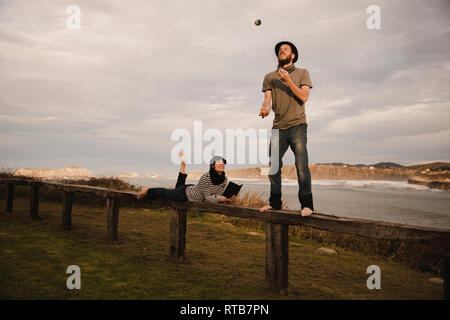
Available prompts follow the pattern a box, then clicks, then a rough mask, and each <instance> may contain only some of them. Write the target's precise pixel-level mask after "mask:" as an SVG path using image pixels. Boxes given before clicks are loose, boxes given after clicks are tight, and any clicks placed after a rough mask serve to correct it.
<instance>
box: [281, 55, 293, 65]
mask: <svg viewBox="0 0 450 320" xmlns="http://www.w3.org/2000/svg"><path fill="white" fill-rule="evenodd" d="M291 60H292V54H290V55H289V56H287V57H286V59H283V60H281V59H280V58H278V64H279V65H280V66H284V65H285V64H289V63H291Z"/></svg>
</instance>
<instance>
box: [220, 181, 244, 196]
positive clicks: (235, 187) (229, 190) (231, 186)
mask: <svg viewBox="0 0 450 320" xmlns="http://www.w3.org/2000/svg"><path fill="white" fill-rule="evenodd" d="M242 186H243V185H242V184H241V185H239V184H236V183H234V182H233V181H229V182H228V184H227V187H226V188H225V190H224V191H223V196H224V197H227V198H231V197H232V196H234V195H236V196H237V195H238V193H239V191H241V188H242Z"/></svg>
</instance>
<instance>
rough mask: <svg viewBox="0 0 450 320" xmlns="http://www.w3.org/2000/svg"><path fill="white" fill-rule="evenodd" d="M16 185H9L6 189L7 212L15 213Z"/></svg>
mask: <svg viewBox="0 0 450 320" xmlns="http://www.w3.org/2000/svg"><path fill="white" fill-rule="evenodd" d="M13 202H14V184H13V183H8V185H7V187H6V208H5V209H6V212H13Z"/></svg>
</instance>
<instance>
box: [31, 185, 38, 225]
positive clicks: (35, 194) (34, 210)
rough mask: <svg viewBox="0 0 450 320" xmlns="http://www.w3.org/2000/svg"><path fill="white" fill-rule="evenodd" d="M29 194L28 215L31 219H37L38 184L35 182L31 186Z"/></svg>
mask: <svg viewBox="0 0 450 320" xmlns="http://www.w3.org/2000/svg"><path fill="white" fill-rule="evenodd" d="M30 188H31V190H30V191H31V193H30V215H31V217H32V218H33V219H38V220H40V218H39V188H40V183H38V182H35V183H32V184H31V187H30Z"/></svg>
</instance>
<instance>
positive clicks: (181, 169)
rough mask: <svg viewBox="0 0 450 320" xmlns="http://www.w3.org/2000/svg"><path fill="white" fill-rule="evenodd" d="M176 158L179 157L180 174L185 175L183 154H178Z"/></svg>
mask: <svg viewBox="0 0 450 320" xmlns="http://www.w3.org/2000/svg"><path fill="white" fill-rule="evenodd" d="M178 156H179V157H180V163H181V168H180V172H181V173H183V174H185V173H186V159H185V158H184V154H183V152H182V151H180V152H178Z"/></svg>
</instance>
